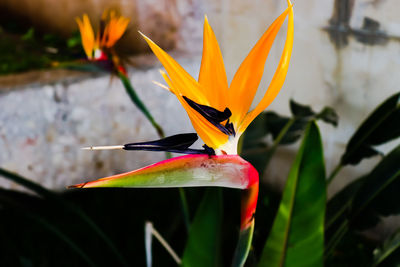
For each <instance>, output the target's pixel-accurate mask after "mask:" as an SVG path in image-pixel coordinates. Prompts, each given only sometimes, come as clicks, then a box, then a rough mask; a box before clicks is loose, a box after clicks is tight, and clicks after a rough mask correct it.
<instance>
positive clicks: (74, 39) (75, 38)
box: [67, 32, 82, 48]
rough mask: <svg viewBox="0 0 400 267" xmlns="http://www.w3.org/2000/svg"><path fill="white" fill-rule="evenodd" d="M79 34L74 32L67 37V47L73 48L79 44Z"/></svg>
mask: <svg viewBox="0 0 400 267" xmlns="http://www.w3.org/2000/svg"><path fill="white" fill-rule="evenodd" d="M81 42H82V40H81V35H80V34H79V32H75V33H74V34H73V35H72V36H71V37H70V38H68V39H67V47H68V48H73V47H76V46H79V45H80V44H81Z"/></svg>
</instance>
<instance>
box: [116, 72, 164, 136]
mask: <svg viewBox="0 0 400 267" xmlns="http://www.w3.org/2000/svg"><path fill="white" fill-rule="evenodd" d="M118 77H119V78H120V80H121V82H122V84H123V85H124V87H125V90H126V93H127V94H128V95H129V97H130V99H131V100H132V102H133V103H134V104H135V105H136V106H137V107H138V108H139V109H140V111H142V112H143V114H144V115H145V116H146V118H147V119H148V120H149V122H150V123H151V125H153V127H154V128H155V129H156V131H157V134H158V136H159V137H160V138H164V137H165V135H164V131H163V129H162V128H161V126H160V125H158V123H157V122H156V121H155V120H154V118H153V116H152V115H151V113H150V111H149V110H148V109H147V107H146V106H145V105H144V103H143V102H142V100H140V98H139V96H138V95H137V94H136V92H135V89H134V88H133V86H132V84H131V82H130V81H129V79H128V77H126V76H125V74H123V73H122V72H120V71H119V72H118Z"/></svg>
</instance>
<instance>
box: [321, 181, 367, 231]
mask: <svg viewBox="0 0 400 267" xmlns="http://www.w3.org/2000/svg"><path fill="white" fill-rule="evenodd" d="M363 181H364V178H360V179H357V180H355V181H353V182H352V183H350V184H348V185H347V186H345V187H344V188H343V189H342V190H340V191H339V192H337V193H336V194H335V195H334V196H333V197H332V198H331V199H330V200H329V201H328V205H327V207H326V220H325V221H326V224H325V228H326V230H328V229H329V228H331V227H332V226H333V225H334V224H335V222H337V221H342V220H344V219H346V218H347V216H348V215H349V212H350V210H351V206H352V203H353V199H354V195H355V194H356V193H357V191H358V190H359V189H360V186H361V184H362V182H363Z"/></svg>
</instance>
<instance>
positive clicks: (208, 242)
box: [182, 188, 223, 267]
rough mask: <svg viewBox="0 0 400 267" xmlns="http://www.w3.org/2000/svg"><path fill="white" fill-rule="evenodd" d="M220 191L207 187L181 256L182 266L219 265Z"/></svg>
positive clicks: (201, 266)
mask: <svg viewBox="0 0 400 267" xmlns="http://www.w3.org/2000/svg"><path fill="white" fill-rule="evenodd" d="M222 213H223V210H222V192H221V189H220V188H208V189H207V191H206V193H205V195H204V197H203V200H202V202H201V203H200V206H199V207H198V209H197V212H196V215H195V217H194V220H193V222H192V224H191V226H190V230H189V238H188V241H187V244H186V247H185V251H184V253H183V258H182V266H186V267H189V266H190V267H192V266H199V267H203V266H208V267H212V266H219V260H220V259H219V252H220V251H219V250H220V248H219V247H220V241H221V240H220V235H221V221H222Z"/></svg>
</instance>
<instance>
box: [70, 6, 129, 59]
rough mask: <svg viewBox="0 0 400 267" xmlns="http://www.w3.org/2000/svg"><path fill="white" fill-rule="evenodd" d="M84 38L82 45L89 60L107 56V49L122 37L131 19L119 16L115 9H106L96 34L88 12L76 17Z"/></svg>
mask: <svg viewBox="0 0 400 267" xmlns="http://www.w3.org/2000/svg"><path fill="white" fill-rule="evenodd" d="M76 22H77V23H78V26H79V31H80V33H81V38H82V46H83V49H84V50H85V53H86V56H87V58H88V59H89V60H101V59H105V58H106V53H105V50H107V49H111V48H112V47H113V46H114V45H115V43H116V42H117V41H118V40H119V39H120V38H121V37H122V35H123V34H124V32H125V31H126V28H127V27H128V24H129V19H128V18H125V17H123V16H118V15H117V14H116V13H115V11H113V10H112V11H105V12H104V13H103V16H102V19H101V26H102V27H100V29H99V30H98V32H97V34H96V35H95V34H94V31H93V28H92V25H91V23H90V20H89V17H88V15H87V14H84V15H83V18H82V19H81V18H76Z"/></svg>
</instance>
